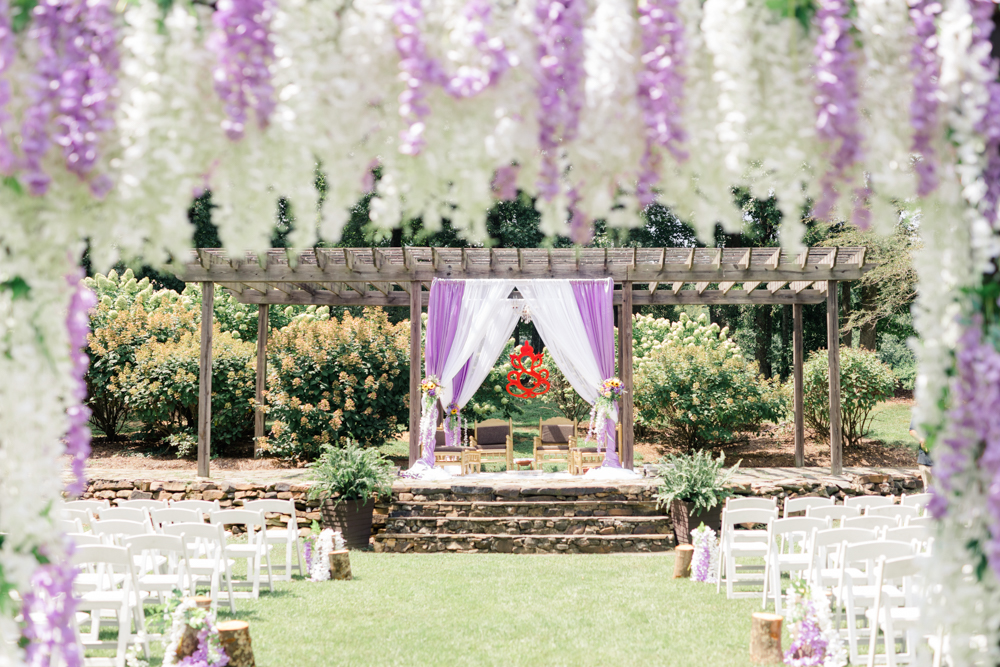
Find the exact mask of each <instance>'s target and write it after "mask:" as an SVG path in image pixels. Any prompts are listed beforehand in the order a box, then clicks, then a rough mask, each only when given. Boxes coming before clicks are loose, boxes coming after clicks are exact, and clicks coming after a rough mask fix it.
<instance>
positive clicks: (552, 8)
mask: <svg viewBox="0 0 1000 667" xmlns="http://www.w3.org/2000/svg"><path fill="white" fill-rule="evenodd" d="M586 11H587V3H586V2H584V1H583V0H539V1H538V3H537V4H536V5H535V18H536V19H537V21H538V23H537V26H536V28H535V29H536V31H537V36H538V75H537V76H538V83H537V85H538V107H539V108H538V131H539V136H538V145H539V148H540V149H541V150H542V166H541V174H540V181H539V184H538V189H539V194H540V195H541V196H542V197H543V198H544V199H546V200H548V201H552V200H553V199H555V198H556V196H558V194H559V163H558V154H557V153H558V150H559V146H560V145H561V144H562V143H564V142H568V141H572V140H573V139H575V138H576V132H577V127H578V125H579V124H580V109H582V108H583V92H584V90H583V79H584V72H583V62H584V50H583V47H584V39H583V24H584V18H585V17H586Z"/></svg>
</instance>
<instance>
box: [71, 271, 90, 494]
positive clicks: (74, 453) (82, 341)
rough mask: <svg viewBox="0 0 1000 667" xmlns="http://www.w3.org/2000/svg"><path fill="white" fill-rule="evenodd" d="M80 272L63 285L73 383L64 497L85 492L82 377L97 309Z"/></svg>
mask: <svg viewBox="0 0 1000 667" xmlns="http://www.w3.org/2000/svg"><path fill="white" fill-rule="evenodd" d="M82 279H83V272H82V271H78V272H76V273H75V274H70V275H68V276H66V282H68V283H69V285H70V286H71V287H74V288H75V289H74V292H73V296H72V297H70V301H69V313H68V314H67V315H66V329H67V330H68V331H69V350H70V357H71V359H72V369H71V370H70V374H71V376H72V382H73V401H74V402H73V404H72V405H70V407H69V408H68V409H67V410H66V414H67V416H68V417H69V430H68V431H67V432H66V453H67V454H69V456H70V458H71V459H72V461H71V464H70V465H71V468H72V471H73V479H72V481H70V482H69V484H67V485H66V493H68V494H69V495H70V496H79V495H80V494H82V493H83V492H84V490H85V489H86V488H87V479H86V477H85V475H84V466H85V465H86V463H87V457H88V456H90V427H88V426H87V422H88V421H89V420H90V408H88V407H87V404H86V402H87V383H86V381H85V380H84V376H86V374H87V366H88V365H89V363H90V359H89V357H87V353H86V352H84V351H83V350H84V349H85V348H86V347H87V335H88V334H89V333H90V310H91V309H92V308H94V306H96V305H97V297H96V296H95V295H94V293H93V292H92V291H91V290H90V289H88V288H87V287H86V286H85V285H84V284H83V281H82Z"/></svg>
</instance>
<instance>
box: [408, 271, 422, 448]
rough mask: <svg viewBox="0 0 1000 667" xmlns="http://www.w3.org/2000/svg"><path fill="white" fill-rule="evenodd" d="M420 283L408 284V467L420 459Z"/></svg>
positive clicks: (415, 281)
mask: <svg viewBox="0 0 1000 667" xmlns="http://www.w3.org/2000/svg"><path fill="white" fill-rule="evenodd" d="M420 291H421V288H420V282H419V281H417V280H414V281H413V282H411V283H410V467H411V468H412V467H413V464H414V463H416V462H417V459H419V458H420V357H421V354H420V305H421V297H420Z"/></svg>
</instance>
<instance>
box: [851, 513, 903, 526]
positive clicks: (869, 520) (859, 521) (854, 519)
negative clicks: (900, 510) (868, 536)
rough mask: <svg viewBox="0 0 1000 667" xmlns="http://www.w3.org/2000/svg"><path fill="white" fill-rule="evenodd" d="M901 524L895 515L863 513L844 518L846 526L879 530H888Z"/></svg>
mask: <svg viewBox="0 0 1000 667" xmlns="http://www.w3.org/2000/svg"><path fill="white" fill-rule="evenodd" d="M898 525H899V519H897V518H896V517H893V516H874V515H867V514H866V515H862V516H851V517H847V518H846V519H844V527H845V528H868V529H872V528H877V529H879V530H886V529H888V528H895V527H897V526H898Z"/></svg>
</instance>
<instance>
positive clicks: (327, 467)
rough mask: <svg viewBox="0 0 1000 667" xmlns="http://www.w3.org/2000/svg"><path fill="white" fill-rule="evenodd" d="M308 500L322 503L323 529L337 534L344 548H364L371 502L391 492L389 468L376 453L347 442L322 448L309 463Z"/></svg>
mask: <svg viewBox="0 0 1000 667" xmlns="http://www.w3.org/2000/svg"><path fill="white" fill-rule="evenodd" d="M309 467H310V468H311V469H312V475H311V479H312V480H313V482H314V484H313V485H312V487H311V488H310V489H309V498H311V499H316V498H319V499H322V500H323V504H322V506H321V508H320V509H321V512H322V516H323V527H324V528H333V529H334V530H339V531H340V532H341V534H342V535H343V536H344V540H345V541H346V542H347V546H349V547H353V548H362V547H366V546H368V539H369V538H370V537H371V534H372V512H373V511H374V509H375V500H376V499H377V498H378V497H380V496H387V495H389V492H390V491H391V490H392V480H393V477H394V475H393V470H392V464H391V463H390V462H389V461H388V460H387V459H386V458H385V457H383V456H382V455H381V454H380V453H379V452H378V450H376V449H366V448H363V447H359V446H358V445H357V444H356V443H354V442H350V441H349V442H348V443H347V444H346V445H345V446H343V447H334V446H332V445H330V444H325V445H323V452H322V454H320V457H319V458H318V459H317V460H316V461H314V462H313V463H311V464H310V465H309Z"/></svg>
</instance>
